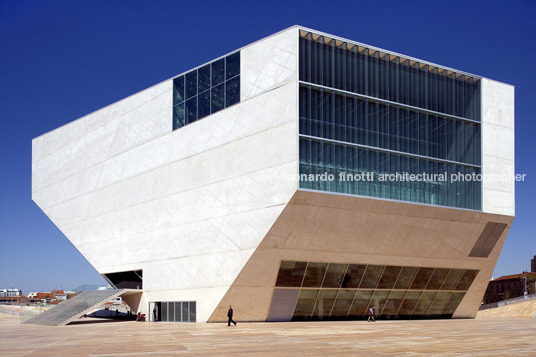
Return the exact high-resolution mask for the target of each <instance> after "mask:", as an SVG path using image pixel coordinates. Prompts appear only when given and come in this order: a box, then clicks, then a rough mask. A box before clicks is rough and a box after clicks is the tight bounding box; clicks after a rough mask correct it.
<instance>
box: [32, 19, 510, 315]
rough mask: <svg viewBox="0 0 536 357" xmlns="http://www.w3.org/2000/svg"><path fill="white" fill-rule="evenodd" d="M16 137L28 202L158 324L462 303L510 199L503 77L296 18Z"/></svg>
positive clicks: (504, 222)
mask: <svg viewBox="0 0 536 357" xmlns="http://www.w3.org/2000/svg"><path fill="white" fill-rule="evenodd" d="M32 148H33V155H32V198H33V200H34V201H35V202H36V203H37V204H38V205H39V207H40V208H41V209H42V210H43V211H44V212H45V213H46V214H47V216H48V217H49V218H50V219H51V220H52V221H53V222H54V224H56V225H57V226H58V227H59V228H60V229H61V231H62V232H63V233H64V234H65V236H66V237H67V238H68V239H69V240H70V241H71V242H72V243H73V244H74V246H75V247H76V248H77V249H79V250H80V252H81V253H82V254H83V255H84V256H85V257H86V258H87V259H88V261H89V262H90V263H91V264H92V265H93V266H94V267H95V268H96V269H97V271H98V272H99V273H100V274H102V276H103V277H105V278H106V279H107V280H108V281H109V282H110V284H112V285H113V286H115V287H117V288H129V289H134V290H131V291H129V294H130V295H128V296H123V299H124V300H125V301H126V302H127V303H128V304H129V305H130V306H131V307H132V309H133V311H141V312H142V313H145V314H147V316H151V315H152V314H151V313H150V312H152V311H153V309H155V308H156V309H155V311H157V314H158V315H159V316H158V317H159V320H162V321H197V322H205V321H207V322H215V321H224V320H226V319H227V317H226V312H227V309H228V306H229V305H231V304H232V305H233V307H234V310H235V317H236V318H237V319H238V320H240V321H289V320H309V319H360V318H363V317H364V316H365V314H366V310H367V307H368V306H369V305H375V307H376V312H377V315H379V318H438V317H454V318H473V317H474V316H475V314H476V312H477V309H478V307H479V305H480V303H481V300H482V297H483V295H484V292H485V290H486V287H487V284H488V281H489V279H490V277H491V273H492V271H493V269H494V266H495V264H496V261H497V259H498V257H499V253H500V251H501V248H502V246H503V243H504V241H505V239H506V236H507V233H508V230H509V228H510V226H511V224H512V221H513V218H514V213H515V209H514V208H515V204H514V180H513V176H514V88H513V87H512V86H510V85H507V84H503V83H500V82H497V81H494V80H491V79H487V78H482V77H480V76H477V75H473V74H469V73H465V72H462V71H459V70H455V69H451V68H448V67H445V66H441V65H437V64H433V63H429V62H427V61H423V60H419V59H416V58H412V57H408V56H405V55H401V54H398V53H394V52H391V51H387V50H383V49H379V48H376V47H372V46H368V45H364V44H361V43H358V42H355V41H350V40H347V39H343V38H339V37H337V36H332V35H328V34H324V33H321V32H318V31H315V30H311V29H307V28H303V27H299V26H294V27H291V28H289V29H286V30H284V31H281V32H279V33H276V34H274V35H272V36H270V37H267V38H265V39H262V40H260V41H258V42H255V43H253V44H251V45H248V46H246V47H243V48H241V49H239V50H237V51H234V52H232V53H230V54H227V55H225V56H223V57H220V58H217V59H215V60H213V61H210V62H209V63H206V64H204V65H202V66H200V67H197V68H195V69H192V70H189V71H186V72H185V73H183V74H181V75H179V76H176V77H174V78H171V79H169V80H166V81H164V82H161V83H159V84H157V85H155V86H153V87H150V88H148V89H146V90H144V91H142V92H139V93H137V94H134V95H132V96H130V97H128V98H125V99H123V100H121V101H119V102H117V103H114V104H112V105H110V106H107V107H105V108H103V109H101V110H98V111H96V112H94V113H91V114H89V115H87V116H85V117H82V118H80V119H78V120H76V121H74V122H72V123H70V124H67V125H65V126H62V127H60V128H58V129H56V130H54V131H52V132H50V133H47V134H45V135H42V136H40V137H38V138H36V139H34V140H33V142H32ZM482 176H485V177H486V178H487V179H485V180H479V179H480V178H481V177H482Z"/></svg>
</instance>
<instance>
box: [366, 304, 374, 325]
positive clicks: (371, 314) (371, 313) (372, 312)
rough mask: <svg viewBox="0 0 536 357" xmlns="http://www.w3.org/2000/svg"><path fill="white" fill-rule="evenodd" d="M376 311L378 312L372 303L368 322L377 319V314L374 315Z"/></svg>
mask: <svg viewBox="0 0 536 357" xmlns="http://www.w3.org/2000/svg"><path fill="white" fill-rule="evenodd" d="M375 313H376V311H375V309H374V306H372V305H371V306H369V310H368V315H369V316H368V320H367V322H371V321H372V322H374V321H376V319H375V316H374V315H375Z"/></svg>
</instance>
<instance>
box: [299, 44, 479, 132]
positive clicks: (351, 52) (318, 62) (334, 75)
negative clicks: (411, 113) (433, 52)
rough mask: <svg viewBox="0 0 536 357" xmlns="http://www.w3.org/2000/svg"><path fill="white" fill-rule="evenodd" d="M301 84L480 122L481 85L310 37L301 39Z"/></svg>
mask: <svg viewBox="0 0 536 357" xmlns="http://www.w3.org/2000/svg"><path fill="white" fill-rule="evenodd" d="M299 75H300V81H303V82H308V83H313V84H319V85H322V86H326V87H333V88H337V89H340V90H345V91H349V92H354V93H358V94H362V95H367V96H371V97H377V98H381V99H385V100H389V101H393V102H399V103H402V104H406V105H411V106H414V107H420V108H423V109H427V110H431V111H436V112H440V113H445V114H449V115H454V116H458V117H463V118H468V119H473V120H476V121H480V80H479V79H478V78H476V77H473V76H470V75H467V74H462V73H454V72H451V71H449V70H447V69H443V68H438V67H435V66H432V65H428V64H426V63H418V62H416V61H415V60H413V59H407V58H403V57H399V56H395V55H390V54H387V53H380V52H379V51H376V50H373V49H368V48H364V47H361V46H356V45H352V44H346V43H343V42H341V41H335V40H333V39H331V40H330V39H328V38H326V37H323V36H319V37H318V38H317V39H316V40H313V38H312V36H311V34H307V35H305V37H302V38H300V71H299Z"/></svg>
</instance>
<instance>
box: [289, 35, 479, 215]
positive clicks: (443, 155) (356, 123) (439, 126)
mask: <svg viewBox="0 0 536 357" xmlns="http://www.w3.org/2000/svg"><path fill="white" fill-rule="evenodd" d="M299 56H300V64H299V66H300V69H299V76H300V90H299V106H300V107H299V134H300V147H299V152H300V154H299V156H300V157H299V160H300V166H299V172H300V187H301V188H304V189H310V190H320V191H328V192H337V193H345V194H355V195H363V196H372V197H378V198H386V199H393V200H401V201H410V202H418V203H426V204H433V205H440V206H450V207H458V208H465V209H474V210H481V191H482V188H481V182H480V180H478V179H477V178H478V177H479V175H480V174H481V161H482V159H481V157H482V154H481V126H480V120H481V113H480V111H481V109H480V106H481V104H480V80H479V79H478V78H476V77H473V76H469V75H465V74H461V73H456V72H452V71H450V70H446V69H441V68H438V67H434V66H432V65H429V64H425V63H419V62H416V61H415V60H412V59H407V58H402V57H399V56H394V55H390V54H385V53H383V54H382V53H380V52H378V51H376V50H372V49H367V48H364V47H361V46H357V45H352V44H348V43H345V42H342V41H336V40H334V39H330V38H327V37H324V36H319V35H314V34H311V33H307V34H305V33H303V32H302V33H301V38H300V55H299ZM365 173H370V174H371V175H372V176H369V178H370V179H369V178H367V179H364V177H363V176H361V175H362V174H365ZM322 174H326V175H330V176H326V178H319V176H317V175H322ZM397 174H399V176H396V175H397ZM410 175H421V177H418V178H417V179H410ZM460 175H462V176H463V177H464V179H462V180H456V181H454V182H453V180H452V177H453V176H457V177H460ZM327 177H329V178H330V179H327ZM357 177H359V178H361V180H359V181H358V180H357V179H356V178H357ZM414 177H416V176H414ZM468 177H470V179H466V178H468Z"/></svg>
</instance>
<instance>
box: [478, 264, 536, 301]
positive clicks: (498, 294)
mask: <svg viewBox="0 0 536 357" xmlns="http://www.w3.org/2000/svg"><path fill="white" fill-rule="evenodd" d="M535 284H536V273H533V272H531V273H521V274H514V275H505V276H501V277H500V278H497V279H493V280H491V281H490V282H489V284H488V288H487V289H486V293H485V294H484V300H483V302H484V304H490V303H493V302H498V301H502V300H507V299H512V298H515V297H519V296H523V295H524V293H525V290H526V291H527V294H534V293H535Z"/></svg>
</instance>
